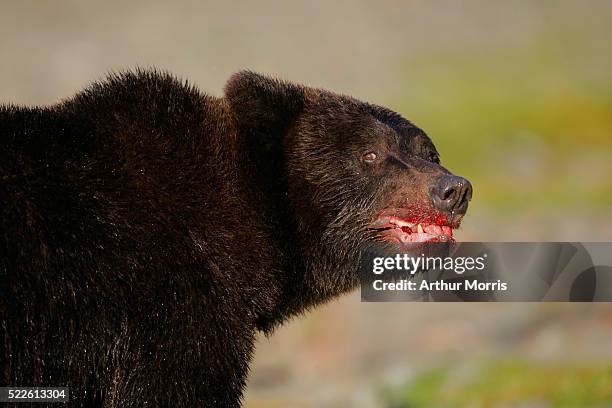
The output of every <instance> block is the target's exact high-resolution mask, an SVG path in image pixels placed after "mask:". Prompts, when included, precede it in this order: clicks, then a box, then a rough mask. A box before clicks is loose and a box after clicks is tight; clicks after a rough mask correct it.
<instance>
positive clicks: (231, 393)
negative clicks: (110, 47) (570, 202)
mask: <svg viewBox="0 0 612 408" xmlns="http://www.w3.org/2000/svg"><path fill="white" fill-rule="evenodd" d="M0 146H1V149H0V209H1V211H2V214H1V217H0V321H1V326H0V339H1V344H2V349H1V351H0V359H1V360H0V385H1V386H67V387H70V402H71V404H72V405H74V406H87V407H90V406H103V407H134V406H145V405H147V406H174V407H194V406H205V407H236V406H239V405H240V401H241V398H242V392H243V389H244V387H245V381H246V378H247V372H248V365H249V361H250V360H251V356H252V354H253V344H254V340H255V336H256V333H257V331H258V330H260V331H264V332H270V331H271V330H272V329H273V328H274V327H275V326H277V325H278V324H280V323H282V322H283V321H284V320H286V319H287V318H289V317H291V316H293V315H295V314H298V313H300V312H303V311H305V310H307V309H309V308H311V307H313V306H315V305H317V304H319V303H321V302H324V301H326V300H328V299H330V298H332V297H334V296H338V295H340V294H342V293H345V292H347V291H350V290H351V289H353V288H355V287H356V285H357V284H358V269H359V258H360V251H359V247H360V245H361V244H362V243H363V242H366V241H376V240H382V241H388V242H394V243H397V244H398V245H400V244H402V243H411V242H429V241H437V240H442V241H444V240H452V230H453V229H454V228H457V227H458V226H459V222H460V220H461V218H462V216H463V214H465V211H466V209H467V205H468V201H469V200H470V197H471V186H470V184H469V183H468V182H467V181H466V180H465V179H463V178H460V177H456V176H453V175H451V174H450V173H449V172H448V171H447V170H446V169H444V168H443V167H442V166H441V165H440V164H439V158H438V153H437V152H436V149H435V147H434V145H433V143H432V142H431V140H430V139H429V138H428V137H427V136H426V134H425V133H424V132H423V131H422V130H421V129H419V128H418V127H416V126H415V125H413V124H412V123H411V122H409V121H407V120H406V119H404V118H402V117H401V116H400V115H398V114H397V113H395V112H392V111H391V110H389V109H386V108H383V107H380V106H376V105H372V104H369V103H365V102H360V101H358V100H355V99H353V98H351V97H348V96H343V95H338V94H334V93H331V92H328V91H325V90H321V89H314V88H309V87H306V86H301V85H295V84H292V83H288V82H283V81H279V80H276V79H272V78H270V77H267V76H262V75H258V74H255V73H253V72H248V71H244V72H240V73H238V74H235V75H234V76H233V77H232V78H231V79H230V80H229V82H228V83H227V85H226V87H225V96H224V97H221V98H216V97H212V96H208V95H205V94H203V93H201V92H200V91H198V90H197V89H196V88H194V87H193V86H191V85H189V84H187V83H186V82H181V81H179V80H177V79H175V78H174V77H172V76H171V75H168V74H164V73H159V72H157V71H137V72H133V73H124V74H119V75H112V76H110V77H109V78H107V79H106V80H104V81H103V82H101V83H96V84H93V85H91V86H90V87H89V88H87V89H86V90H84V91H82V92H80V93H79V94H77V95H76V96H74V97H73V98H71V99H68V100H65V101H63V102H61V103H59V104H57V105H53V106H49V107H18V106H12V105H8V106H2V107H1V108H0Z"/></svg>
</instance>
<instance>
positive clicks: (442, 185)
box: [430, 175, 472, 215]
mask: <svg viewBox="0 0 612 408" xmlns="http://www.w3.org/2000/svg"><path fill="white" fill-rule="evenodd" d="M430 194H431V198H432V200H433V205H434V207H435V208H436V209H437V210H439V211H442V212H447V213H451V214H453V215H462V214H465V212H466V211H467V207H468V201H470V200H471V199H472V185H471V184H470V182H469V181H467V180H466V179H464V178H463V177H458V176H453V175H444V176H442V177H440V178H439V179H438V181H437V183H436V185H435V186H433V187H432V188H431V191H430Z"/></svg>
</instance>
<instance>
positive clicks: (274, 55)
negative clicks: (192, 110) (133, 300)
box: [0, 0, 612, 408]
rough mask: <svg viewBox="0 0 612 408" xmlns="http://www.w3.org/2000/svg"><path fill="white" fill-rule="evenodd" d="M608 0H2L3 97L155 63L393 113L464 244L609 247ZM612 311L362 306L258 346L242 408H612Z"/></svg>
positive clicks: (43, 98) (192, 77)
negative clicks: (251, 77)
mask: <svg viewBox="0 0 612 408" xmlns="http://www.w3.org/2000/svg"><path fill="white" fill-rule="evenodd" d="M611 39H612V2H610V1H605V0H600V1H598V0H591V1H588V2H584V1H578V0H577V1H554V2H553V1H544V0H543V1H537V2H536V1H518V0H517V1H509V2H490V1H485V0H471V1H462V2H456V1H450V0H449V1H403V2H400V1H390V0H386V1H380V0H379V1H371V2H364V1H334V2H329V1H322V0H311V1H307V2H297V3H294V2H282V1H276V2H273V1H257V2H228V1H225V2H223V1H220V2H207V1H198V2H196V1H193V2H186V1H176V2H152V1H149V2H121V1H105V2H103V3H97V4H96V5H94V4H93V3H91V2H83V1H55V2H40V1H38V2H36V1H26V0H22V1H19V2H11V1H8V0H0V57H1V58H2V64H0V103H8V102H12V103H18V104H37V105H44V104H51V103H55V102H57V101H58V100H61V99H63V98H66V97H69V96H70V95H72V94H74V93H75V92H77V91H78V90H79V89H81V88H83V87H84V86H86V85H87V84H88V83H89V82H91V81H92V80H98V79H101V78H103V77H104V75H105V74H106V73H108V72H111V71H120V70H124V69H129V68H134V67H150V66H154V67H157V68H160V69H165V70H169V71H171V72H173V73H175V74H176V75H177V76H179V77H181V78H184V79H188V80H189V81H190V82H192V83H193V84H195V85H197V86H198V87H199V88H200V89H201V90H203V91H206V92H209V93H212V94H214V95H221V92H222V87H223V85H224V82H225V81H226V80H227V78H228V77H229V76H230V75H231V74H232V73H233V72H235V71H237V70H239V69H243V68H248V69H252V70H256V71H261V72H265V73H270V74H274V75H277V76H279V77H282V78H285V79H289V80H293V81H297V82H302V83H305V84H308V85H312V86H317V87H324V88H329V89H331V90H334V91H337V92H342V93H346V94H351V95H353V96H355V97H357V98H360V99H363V100H368V101H371V102H374V103H378V104H381V105H385V106H388V107H390V108H391V109H394V110H396V111H398V112H400V113H401V114H402V115H404V116H405V117H407V118H409V119H410V120H412V121H414V122H415V123H416V124H418V125H419V126H421V127H422V128H423V129H425V130H426V131H427V132H428V133H429V135H430V136H431V137H432V138H433V140H434V142H435V143H436V146H437V147H438V150H439V151H440V153H441V156H442V161H443V164H445V165H446V166H447V167H448V168H450V169H451V170H452V171H453V172H455V173H457V174H460V175H463V176H465V177H466V178H468V179H469V180H471V182H472V184H473V186H474V191H475V193H474V199H473V201H472V205H471V207H470V211H468V215H467V217H466V219H465V221H464V227H463V228H462V230H461V231H459V232H458V234H457V236H458V238H459V239H460V240H464V241H469V240H471V241H538V240H547V241H612V211H611V208H612V81H611V79H612V78H611V73H612V41H611ZM611 340H612V305H610V306H608V305H593V304H527V303H525V304H417V303H386V304H366V303H360V301H359V294H358V293H355V294H353V295H349V296H345V297H343V298H341V299H338V300H337V301H335V302H332V303H330V304H328V305H325V306H323V307H320V308H318V309H317V310H316V311H314V312H312V313H309V314H307V315H306V316H303V317H301V318H299V319H294V320H293V321H291V322H289V323H288V324H286V325H285V326H283V327H282V328H280V329H279V330H278V331H277V332H276V333H274V334H273V335H272V336H271V337H270V338H265V337H263V336H262V337H261V338H260V339H259V345H258V349H257V352H256V355H255V359H254V364H253V365H252V372H251V376H250V381H249V387H248V391H247V393H246V396H245V406H246V407H251V408H255V407H350V406H354V407H610V406H612V347H610V343H611Z"/></svg>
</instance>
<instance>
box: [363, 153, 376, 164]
mask: <svg viewBox="0 0 612 408" xmlns="http://www.w3.org/2000/svg"><path fill="white" fill-rule="evenodd" d="M376 157H377V156H376V153H374V152H368V153H366V154H364V155H363V161H364V162H366V163H374V162H375V161H376Z"/></svg>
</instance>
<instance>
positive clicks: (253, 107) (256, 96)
mask: <svg viewBox="0 0 612 408" xmlns="http://www.w3.org/2000/svg"><path fill="white" fill-rule="evenodd" d="M225 96H226V98H227V100H228V101H229V104H230V107H231V109H232V111H233V112H234V115H235V117H236V120H237V121H238V124H239V126H240V127H241V128H242V129H243V130H247V131H249V132H251V133H253V134H262V133H263V134H267V135H269V136H271V135H280V134H281V133H282V132H283V130H285V129H286V128H287V127H288V126H289V125H290V124H291V122H292V121H293V120H294V119H295V118H296V117H297V115H298V114H299V113H300V112H301V110H302V109H303V107H304V104H305V101H306V97H305V93H304V87H302V86H299V85H295V84H291V83H288V82H284V81H280V80H278V79H274V78H270V77H267V76H264V75H260V74H257V73H254V72H251V71H241V72H238V73H236V74H234V75H233V76H232V77H231V78H230V79H229V81H228V82H227V84H226V85H225Z"/></svg>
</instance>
